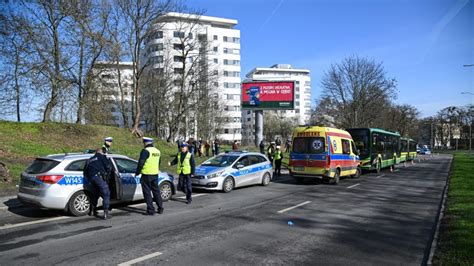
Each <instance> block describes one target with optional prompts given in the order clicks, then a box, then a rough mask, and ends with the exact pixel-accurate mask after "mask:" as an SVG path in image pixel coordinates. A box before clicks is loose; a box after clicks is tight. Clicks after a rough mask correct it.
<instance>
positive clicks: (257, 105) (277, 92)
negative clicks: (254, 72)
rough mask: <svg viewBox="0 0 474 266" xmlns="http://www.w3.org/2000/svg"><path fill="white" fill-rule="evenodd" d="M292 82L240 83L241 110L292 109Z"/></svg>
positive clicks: (293, 83) (293, 85)
mask: <svg viewBox="0 0 474 266" xmlns="http://www.w3.org/2000/svg"><path fill="white" fill-rule="evenodd" d="M294 92H295V82H294V81H264V82H263V81H255V82H245V83H242V108H243V109H285V110H287V109H294V104H295V103H294V94H295V93H294Z"/></svg>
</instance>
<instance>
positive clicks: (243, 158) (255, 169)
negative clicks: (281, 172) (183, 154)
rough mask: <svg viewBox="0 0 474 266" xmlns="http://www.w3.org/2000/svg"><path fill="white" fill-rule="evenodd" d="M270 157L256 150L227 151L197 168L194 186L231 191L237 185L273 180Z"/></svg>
mask: <svg viewBox="0 0 474 266" xmlns="http://www.w3.org/2000/svg"><path fill="white" fill-rule="evenodd" d="M272 173H273V171H272V165H271V163H270V161H269V160H268V158H267V157H266V156H265V155H263V154H260V153H255V152H227V153H222V154H219V155H217V156H215V157H212V158H210V159H209V160H207V161H205V162H204V163H202V164H201V165H199V166H198V167H196V169H195V175H194V177H193V178H192V184H193V187H194V188H202V189H207V190H222V191H224V192H230V191H232V189H234V188H236V187H242V186H248V185H254V184H261V185H264V186H266V185H268V184H270V181H271V180H272Z"/></svg>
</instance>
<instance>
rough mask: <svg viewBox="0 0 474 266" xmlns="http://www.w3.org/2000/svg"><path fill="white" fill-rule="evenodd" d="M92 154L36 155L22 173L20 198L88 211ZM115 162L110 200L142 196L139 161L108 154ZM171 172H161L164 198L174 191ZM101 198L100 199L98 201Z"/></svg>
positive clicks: (74, 212) (50, 206) (51, 206)
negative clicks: (88, 163)
mask: <svg viewBox="0 0 474 266" xmlns="http://www.w3.org/2000/svg"><path fill="white" fill-rule="evenodd" d="M90 157H92V154H82V153H76V154H55V155H49V156H46V157H40V158H36V159H35V160H34V161H33V162H32V163H31V164H30V165H29V166H28V167H27V168H26V170H25V171H24V172H23V173H22V174H21V179H20V188H19V192H18V199H19V200H20V201H21V202H23V203H24V204H28V205H35V206H39V207H41V208H48V209H57V210H64V211H67V212H69V213H70V214H72V215H74V216H81V215H85V214H87V213H88V212H89V207H90V199H89V195H90V193H89V191H90V190H89V186H88V183H87V180H85V179H84V176H83V169H84V165H85V163H86V161H87V159H89V158H90ZM107 157H108V158H109V159H110V161H111V163H112V165H113V174H112V176H111V178H110V180H109V188H110V192H111V197H110V198H111V203H112V204H113V203H119V202H131V201H135V200H141V199H143V193H142V188H141V185H140V176H137V177H135V170H136V168H137V161H136V160H133V159H131V158H129V157H127V156H124V155H119V154H108V155H107ZM173 181H174V178H173V176H172V175H170V174H168V173H165V172H162V173H160V174H159V177H158V182H159V187H160V191H161V197H162V198H163V201H167V200H169V199H171V196H172V195H173V194H175V187H174V184H173ZM100 204H101V201H99V205H100Z"/></svg>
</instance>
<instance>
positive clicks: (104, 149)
mask: <svg viewBox="0 0 474 266" xmlns="http://www.w3.org/2000/svg"><path fill="white" fill-rule="evenodd" d="M112 140H113V138H112V137H106V138H105V139H104V145H102V153H103V154H108V153H110V147H111V146H112Z"/></svg>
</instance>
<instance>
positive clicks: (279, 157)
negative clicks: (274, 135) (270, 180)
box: [273, 146, 283, 176]
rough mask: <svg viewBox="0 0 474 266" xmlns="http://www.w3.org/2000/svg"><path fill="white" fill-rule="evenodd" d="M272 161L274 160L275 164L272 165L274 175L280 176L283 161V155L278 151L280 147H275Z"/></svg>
mask: <svg viewBox="0 0 474 266" xmlns="http://www.w3.org/2000/svg"><path fill="white" fill-rule="evenodd" d="M274 160H275V163H274V164H273V165H274V166H275V172H274V175H278V176H281V161H282V160H283V153H282V152H281V150H280V146H276V150H275V153H274Z"/></svg>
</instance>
